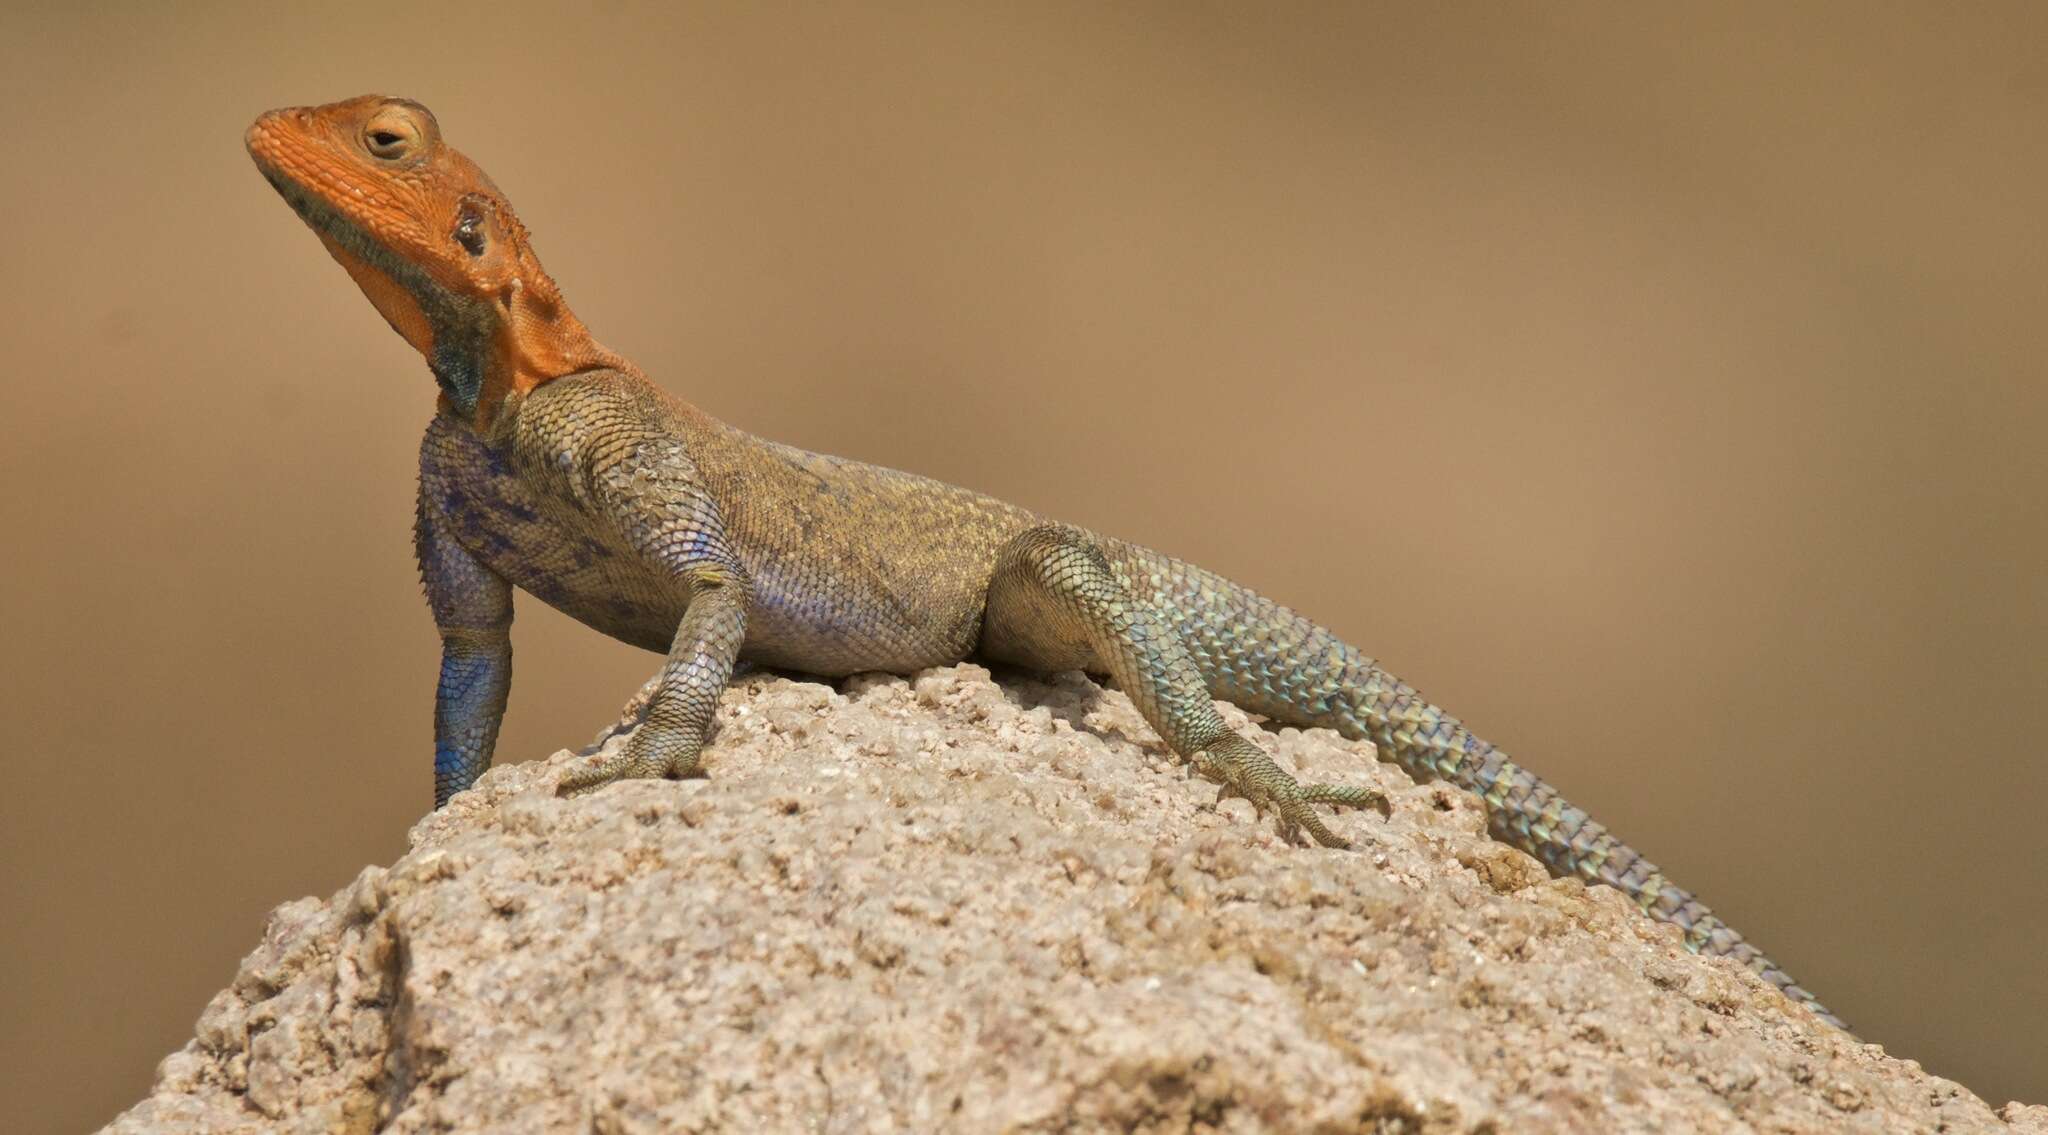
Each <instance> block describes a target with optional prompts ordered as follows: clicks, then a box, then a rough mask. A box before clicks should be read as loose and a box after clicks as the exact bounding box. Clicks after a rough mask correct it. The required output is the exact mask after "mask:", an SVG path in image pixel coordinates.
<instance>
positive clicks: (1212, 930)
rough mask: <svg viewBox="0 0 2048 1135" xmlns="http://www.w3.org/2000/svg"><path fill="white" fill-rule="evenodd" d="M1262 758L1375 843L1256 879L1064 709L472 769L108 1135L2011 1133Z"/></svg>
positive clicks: (1196, 800) (1364, 755) (1410, 802)
mask: <svg viewBox="0 0 2048 1135" xmlns="http://www.w3.org/2000/svg"><path fill="white" fill-rule="evenodd" d="M1225 712H1226V714H1227V715H1228V717H1229V719H1230V720H1231V721H1232V723H1233V724H1238V725H1242V724H1244V723H1245V719H1244V717H1243V715H1242V714H1239V713H1237V711H1236V710H1234V709H1229V708H1228V707H1226V709H1225ZM1266 739H1267V741H1268V742H1270V744H1271V745H1272V747H1273V748H1274V750H1275V751H1276V752H1277V754H1278V755H1279V757H1280V759H1281V760H1282V761H1283V762H1285V763H1287V764H1289V765H1290V766H1291V767H1293V768H1295V769H1297V770H1299V771H1301V772H1302V773H1303V774H1304V778H1310V777H1312V778H1314V779H1317V780H1352V781H1356V780H1360V779H1367V780H1370V781H1373V782H1375V783H1377V784H1378V785H1379V786H1380V787H1381V788H1383V789H1385V790H1386V791H1387V792H1388V793H1389V795H1390V796H1391V797H1392V798H1393V800H1394V814H1393V817H1392V819H1391V820H1382V819H1381V818H1380V817H1379V816H1378V815H1376V814H1373V813H1363V814H1358V813H1353V814H1347V815H1344V816H1342V817H1339V819H1338V824H1339V825H1340V826H1339V830H1340V831H1342V832H1344V833H1346V834H1348V835H1349V836H1350V837H1351V838H1353V839H1354V840H1355V841H1356V842H1357V845H1358V846H1357V850H1355V851H1352V852H1333V851H1326V850H1319V849H1309V848H1296V847H1289V846H1286V845H1283V844H1281V843H1280V842H1279V841H1278V840H1277V839H1276V838H1275V837H1274V836H1273V835H1272V833H1271V828H1270V825H1269V824H1267V823H1264V822H1254V820H1253V818H1252V816H1251V814H1250V810H1249V808H1248V807H1246V806H1245V805H1244V804H1243V803H1242V802H1238V801H1232V802H1229V803H1226V804H1224V805H1222V806H1221V807H1220V808H1218V807H1214V806H1212V805H1211V803H1210V802H1211V801H1213V799H1214V790H1213V789H1212V788H1210V787H1208V786H1207V785H1205V784H1203V783H1202V782H1199V781H1189V780H1186V779H1184V778H1183V777H1182V775H1181V773H1180V771H1179V766H1178V765H1177V764H1176V763H1175V762H1174V761H1173V760H1172V759H1171V757H1170V756H1169V754H1168V753H1167V752H1166V750H1165V748H1164V747H1163V746H1162V745H1161V744H1160V742H1159V741H1158V740H1157V739H1156V737H1155V736H1154V735H1153V733H1152V731H1151V730H1150V729H1149V728H1147V727H1146V726H1145V724H1144V723H1143V721H1142V720H1140V719H1139V717H1138V716H1137V714H1136V713H1135V712H1134V711H1133V710H1132V708H1131V706H1130V703H1129V702H1128V701H1126V700H1125V699H1124V698H1123V696H1122V695H1120V694H1115V693H1105V692H1103V691H1101V690H1100V689H1098V688H1097V687H1096V686H1094V685H1093V684H1091V683H1090V682H1088V681H1087V680H1086V679H1084V678H1081V677H1079V676H1078V675H1076V676H1067V677H1063V678H1061V679H1058V680H1055V681H1051V682H1040V681H1035V680H1028V679H1014V680H1013V679H1008V678H1006V679H1005V680H1004V681H1002V682H1000V683H998V682H995V681H991V680H990V678H989V676H988V674H987V672H986V671H983V670H981V669H978V668H976V667H973V666H962V667H957V668H950V669H941V670H933V671H929V672H927V673H924V674H922V675H919V676H917V677H915V678H912V679H908V680H905V679H900V678H890V677H883V676H862V677H858V678H854V679H851V680H849V681H847V682H844V683H842V684H840V685H839V686H838V687H837V688H835V687H833V686H827V685H818V684H815V683H809V682H801V681H790V680H786V679H784V678H780V677H774V676H766V675H762V676H754V677H750V678H747V679H743V680H742V681H741V682H740V683H739V684H738V686H737V688H736V689H735V690H734V691H733V692H732V693H731V694H729V695H728V697H727V698H726V699H725V703H724V706H723V708H722V709H721V710H720V713H719V733H718V737H717V740H716V743H715V744H714V746H713V747H712V748H711V750H710V751H709V753H708V756H707V760H706V767H707V769H708V772H709V779H708V780H696V781H689V782H682V783H677V782H667V781H658V782H636V783H627V784H623V785H618V786H615V787H611V788H607V789H605V790H603V791H601V792H598V793H595V794H593V795H590V796H586V797H581V798H576V799H557V798H556V797H555V796H554V795H553V792H552V787H553V784H554V782H555V780H556V779H557V778H558V777H559V776H560V775H561V773H562V770H563V769H564V768H565V767H567V766H569V765H572V764H574V763H576V762H579V761H583V760H589V759H591V758H589V757H578V756H575V755H573V754H569V753H558V754H556V755H555V756H554V757H552V758H550V759H548V760H545V761H540V762H535V763H531V764H524V765H512V766H501V767H499V768H497V769H494V770H493V771H491V772H490V773H489V774H487V775H486V776H485V777H484V778H483V780H482V781H481V782H480V783H479V785H478V786H477V788H476V789H475V790H474V791H471V792H469V793H466V794H464V795H462V796H459V797H457V798H456V800H455V801H454V802H453V803H452V804H451V805H450V806H449V807H448V808H447V809H446V810H444V811H442V812H440V813H438V814H435V815H432V816H429V817H427V818H426V819H424V820H422V821H420V823H419V824H418V826H417V827H415V828H414V830H413V833H412V850H411V851H410V852H409V853H408V854H406V855H405V856H404V857H403V858H401V859H400V860H399V861H398V862H397V863H395V864H393V865H392V866H391V867H390V868H389V869H388V870H387V869H383V868H377V867H372V868H368V869H366V870H365V871H363V873H362V875H361V876H360V877H359V878H358V879H357V880H356V881H355V882H354V883H353V884H352V885H350V886H349V887H347V888H346V889H344V890H343V891H341V892H340V893H339V894H337V895H335V896H334V897H333V898H331V899H329V900H328V901H326V902H320V901H318V900H316V899H311V898H307V899H300V900H298V901H296V902H291V903H287V904H285V905H284V906H281V907H279V908H278V909H277V911H276V912H275V914H274V915H273V916H272V918H271V921H270V925H269V927H268V929H267V930H266V931H265V933H264V936H263V942H262V944H261V945H259V946H258V947H257V948H256V950H255V951H254V952H253V953H251V954H250V955H249V957H248V958H247V960H246V961H244V962H243V964H242V968H241V971H240V973H239V974H237V976H236V978H235V981H234V984H233V985H232V986H230V987H229V988H228V989H226V990H223V991H222V992H221V993H220V994H219V995H218V996H216V997H215V998H214V999H213V1001H212V1003H211V1004H209V1005H208V1006H207V1008H206V1010H205V1013H204V1015H203V1016H202V1017H201V1018H200V1020H199V1025H198V1030H197V1035H196V1037H195V1038H194V1039H193V1040H192V1041H191V1042H190V1043H189V1044H187V1045H186V1046H185V1047H184V1048H183V1049H182V1050H180V1051H179V1052H176V1053H174V1054H172V1055H171V1056H169V1057H167V1058H166V1059H165V1060H164V1062H163V1064H162V1066H161V1067H160V1069H159V1071H158V1076H157V1083H156V1087H155V1090H154V1093H153V1094H152V1095H151V1096H150V1098H149V1099H147V1100H145V1101H143V1102H142V1103H141V1104H139V1105H137V1106H136V1107H135V1108H134V1109H132V1110H130V1111H129V1112H127V1113H126V1114H125V1115H123V1116H121V1117H120V1118H119V1119H117V1120H115V1122H114V1123H113V1124H112V1125H111V1126H110V1127H109V1128H108V1130H110V1131H114V1132H123V1133H125V1132H143V1131H151V1132H156V1131H194V1132H197V1131H205V1132H243V1131H248V1132H255V1131H323V1132H324V1131H345V1132H370V1131H391V1132H424V1131H594V1132H654V1131H675V1130H731V1131H750V1132H751V1131H795V1130H806V1131H821V1132H866V1131H962V1132H969V1131H999V1130H1019V1131H1040V1130H1048V1131H1049V1130H1075V1131H1100V1130H1109V1131H1147V1132H1154V1131H1161V1132H1163V1131H1218V1132H1224V1131H1232V1132H1234V1131H1268V1130H1273V1131H1319V1132H1321V1131H1327V1132H1343V1131H1366V1132H1452V1131H1470V1132H1500V1133H1507V1132H1547V1131H1558V1132H1567V1131H1569V1132H1585V1131H1772V1132H1778V1131H1830V1132H1833V1131H1868V1132H1886V1133H1897V1132H1935V1131H1942V1132H1973V1131H1995V1132H2009V1133H2019V1132H2031V1133H2035V1135H2048V1108H2042V1107H2023V1106H2019V1105H2007V1106H2006V1107H2005V1108H2004V1109H2002V1110H1999V1111H1994V1110H1993V1109H1992V1108H1991V1107H1989V1106H1987V1105H1986V1104H1985V1103H1984V1102H1983V1101H1982V1100H1979V1099H1978V1098H1977V1097H1975V1096H1973V1095H1971V1094H1970V1093H1969V1092H1967V1091H1965V1090H1963V1089H1962V1088H1961V1087H1960V1086H1959V1085H1957V1084H1954V1083H1951V1082H1949V1081H1946V1080H1942V1079H1940V1078H1938V1077H1935V1076H1931V1075H1929V1074H1927V1073H1926V1072H1924V1071H1923V1070H1922V1069H1921V1068H1920V1067H1919V1066H1918V1065H1917V1064H1914V1063H1912V1062H1911V1061H1906V1060H1897V1059H1893V1058H1891V1057H1888V1056H1886V1055H1885V1054H1884V1053H1883V1051H1882V1050H1881V1049H1879V1048H1877V1047H1875V1046H1866V1045H1862V1044H1858V1043H1856V1042H1855V1041H1853V1040H1851V1039H1849V1038H1848V1037H1846V1036H1843V1035H1842V1034H1840V1033H1837V1032H1834V1031H1832V1030H1830V1029H1829V1028H1827V1027H1826V1026H1823V1025H1821V1024H1819V1023H1818V1022H1817V1021H1815V1020H1814V1019H1813V1018H1812V1017H1811V1016H1809V1015H1808V1014H1807V1013H1806V1012H1805V1011H1803V1010H1800V1009H1798V1008H1795V1007H1794V1006H1792V1005H1791V1004H1789V1003H1788V1002H1786V1001H1785V1000H1784V999H1783V998H1782V997H1780V996H1779V995H1778V994H1777V993H1776V992H1775V991H1773V990H1771V989H1770V988H1768V987H1767V986H1765V985H1764V984H1762V983H1761V982H1759V981H1757V980H1755V979H1753V978H1752V977H1751V976H1750V975H1749V974H1748V973H1746V972H1744V971H1742V970H1740V969H1738V968H1736V967H1735V966H1733V965H1732V964H1730V963H1726V962H1722V961H1718V960H1716V961H1708V960H1702V959H1698V958H1694V957H1692V956H1690V955H1688V954H1687V953H1685V951H1684V950H1683V949H1682V948H1681V947H1680V946H1679V944H1678V937H1677V934H1676V932H1675V931H1673V930H1671V929H1669V928H1664V927H1660V926H1657V925H1655V924H1652V923H1651V922H1649V921H1647V920H1646V919H1643V918H1641V917H1639V916H1637V915H1636V914H1635V913H1634V912H1633V911H1632V910H1631V909H1630V908H1629V906H1628V904H1627V903H1626V902H1624V901H1623V899H1622V898H1621V897H1620V896H1619V895H1618V894H1616V893H1615V892H1613V891H1611V890H1608V889H1606V888H1594V889H1592V890H1588V889H1587V888H1584V887H1582V886H1580V885H1579V884H1577V883H1575V882H1559V881H1552V880H1550V879H1549V878H1548V877H1547V876H1545V874H1544V873H1543V871H1542V870H1541V869H1540V868H1539V867H1538V866H1537V864H1536V862H1535V861H1534V860H1533V859H1530V858H1528V857H1527V856H1524V855H1522V854H1521V853H1520V852H1517V851H1514V850H1512V849H1510V848H1507V847H1505V846H1502V845H1500V844H1496V843H1493V842H1492V841H1490V840H1488V839H1487V838H1485V836H1484V835H1483V834H1482V832H1483V822H1482V816H1481V813H1480V811H1479V810H1478V808H1477V806H1476V805H1475V804H1473V803H1472V802H1471V801H1469V800H1468V799H1466V798H1465V797H1464V796H1462V795H1461V794H1459V793H1457V792H1455V791H1452V790H1448V789H1445V788H1442V787H1440V786H1416V785H1413V784H1412V783H1411V782H1410V781H1409V780H1408V779H1407V777H1406V776H1405V775H1403V774H1402V773H1401V772H1399V771H1398V770H1396V769H1393V768H1391V767H1388V766H1385V765H1380V764H1378V763H1376V762H1374V761H1373V760H1372V759H1371V749H1370V747H1369V746H1367V745H1363V744H1354V743H1350V742H1346V741H1343V740H1341V739H1339V738H1337V737H1336V736H1335V735H1333V734H1331V733H1328V732H1325V731H1319V730H1310V731H1306V732H1304V731H1297V730H1293V729H1285V730H1280V731H1278V732H1277V733H1270V734H1268V735H1267V738H1266Z"/></svg>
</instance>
